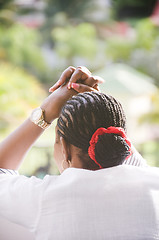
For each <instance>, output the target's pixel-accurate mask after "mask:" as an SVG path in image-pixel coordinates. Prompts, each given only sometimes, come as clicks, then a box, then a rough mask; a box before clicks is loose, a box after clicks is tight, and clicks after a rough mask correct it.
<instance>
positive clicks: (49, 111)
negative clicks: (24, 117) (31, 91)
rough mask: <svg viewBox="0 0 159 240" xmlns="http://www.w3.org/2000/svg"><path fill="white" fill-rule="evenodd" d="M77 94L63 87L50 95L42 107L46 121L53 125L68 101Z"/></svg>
mask: <svg viewBox="0 0 159 240" xmlns="http://www.w3.org/2000/svg"><path fill="white" fill-rule="evenodd" d="M75 94H77V92H76V91H74V90H73V89H70V90H68V89H67V86H62V87H60V88H59V89H57V90H56V91H54V92H53V93H52V94H50V95H49V96H48V97H47V98H46V99H45V100H44V102H43V103H42V104H41V106H40V108H41V109H43V110H44V114H45V120H46V121H47V122H48V123H51V122H52V121H53V120H55V119H56V118H58V117H59V114H60V112H61V109H62V107H63V106H64V104H65V103H66V101H67V100H68V99H70V98H71V97H72V96H73V95H75Z"/></svg>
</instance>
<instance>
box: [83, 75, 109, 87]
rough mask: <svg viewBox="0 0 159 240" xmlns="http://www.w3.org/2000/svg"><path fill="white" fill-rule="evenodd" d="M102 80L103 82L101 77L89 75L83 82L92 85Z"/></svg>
mask: <svg viewBox="0 0 159 240" xmlns="http://www.w3.org/2000/svg"><path fill="white" fill-rule="evenodd" d="M103 82H104V79H102V78H101V77H98V76H91V77H88V78H87V79H86V80H85V81H84V82H83V83H84V84H85V85H88V86H91V87H94V86H95V85H96V84H99V83H103Z"/></svg>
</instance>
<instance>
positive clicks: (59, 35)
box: [52, 23, 97, 65]
mask: <svg viewBox="0 0 159 240" xmlns="http://www.w3.org/2000/svg"><path fill="white" fill-rule="evenodd" d="M52 36H53V40H54V43H55V46H54V50H55V51H56V52H57V54H58V55H59V56H60V57H62V58H65V59H67V64H69V65H73V63H74V57H84V58H88V59H92V58H93V57H95V55H96V52H97V38H96V30H95V28H94V26H93V25H92V24H89V23H81V24H79V25H77V26H71V25H68V26H67V27H63V28H62V27H57V28H54V29H53V31H52Z"/></svg>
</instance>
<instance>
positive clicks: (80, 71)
mask: <svg viewBox="0 0 159 240" xmlns="http://www.w3.org/2000/svg"><path fill="white" fill-rule="evenodd" d="M66 82H67V83H68V89H71V88H74V89H75V88H78V87H79V86H78V85H74V83H81V84H84V85H87V86H90V87H92V88H94V89H95V90H97V91H99V88H98V84H99V83H103V82H104V80H103V79H102V78H101V77H98V76H93V75H92V74H91V72H90V71H89V70H88V69H87V68H86V67H83V66H80V67H77V68H74V67H72V66H70V67H68V68H67V69H66V70H65V71H64V72H63V73H62V75H61V76H60V78H59V80H58V81H57V82H56V83H55V84H54V85H53V86H52V87H51V88H50V89H49V92H54V91H55V90H56V89H58V88H59V87H60V86H62V85H63V84H64V83H66ZM75 90H76V89H75ZM78 90H79V88H78ZM77 92H79V91H77Z"/></svg>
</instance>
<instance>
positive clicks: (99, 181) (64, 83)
mask: <svg viewBox="0 0 159 240" xmlns="http://www.w3.org/2000/svg"><path fill="white" fill-rule="evenodd" d="M99 82H101V79H100V78H96V77H93V76H92V75H91V73H90V72H89V71H88V70H87V69H86V68H81V67H80V68H77V69H75V68H73V67H70V68H68V69H66V71H64V73H63V74H62V76H61V78H60V80H59V81H58V82H57V83H56V85H55V86H53V87H52V88H51V89H50V91H52V92H53V93H52V94H51V95H50V96H49V97H48V98H47V99H45V100H44V102H43V103H42V105H41V107H40V108H37V109H35V110H34V111H33V113H32V114H31V117H30V118H29V119H27V120H26V121H25V122H24V123H23V124H22V125H21V126H20V127H19V128H18V129H17V130H16V131H15V132H13V133H12V134H11V135H9V136H8V138H7V139H6V140H4V141H3V142H2V143H1V146H0V167H1V168H3V169H1V172H4V173H5V172H6V171H7V170H5V169H7V168H9V169H16V168H17V167H18V166H19V163H20V160H21V159H22V158H23V156H24V155H25V153H26V152H27V150H28V149H29V148H30V146H31V145H32V144H33V142H34V141H35V140H36V139H37V138H38V137H39V136H40V134H41V133H42V132H43V131H44V129H46V128H47V127H48V126H49V125H50V123H51V122H52V121H53V120H54V119H56V118H57V117H58V122H57V126H56V141H55V146H54V157H55V160H56V163H57V166H58V168H59V171H60V172H61V173H62V174H61V176H46V177H45V178H44V179H43V180H40V179H37V178H35V177H31V178H26V177H24V176H6V175H5V174H3V175H2V176H1V178H0V189H1V191H0V199H1V201H0V215H1V216H4V217H6V218H8V219H9V220H10V221H13V222H16V223H18V224H21V225H22V226H25V227H26V228H28V229H29V230H30V231H33V232H34V233H35V236H36V239H38V240H41V239H43V240H44V239H53V238H54V239H57V240H58V239H66V240H67V239H99V240H100V239H118V240H119V239H122V240H124V239H126V240H128V239H153V236H157V234H158V229H159V228H158V225H159V223H158V221H157V219H158V218H157V219H156V212H155V210H156V209H155V206H154V205H153V202H154V200H155V196H149V197H148V196H147V193H148V192H150V190H151V191H153V190H154V189H156V191H157V192H159V186H158V185H157V186H156V185H153V184H152V182H154V183H156V182H157V181H158V180H159V173H158V171H157V170H156V169H152V170H147V169H146V168H137V167H132V166H124V165H121V164H123V163H127V162H128V161H129V159H130V155H133V151H134V150H132V146H131V143H130V141H129V139H128V138H127V136H126V133H125V130H126V127H125V125H126V122H125V114H124V112H123V109H122V106H121V104H120V103H119V102H118V101H117V100H116V99H114V98H113V97H111V96H109V95H106V94H102V93H99V92H98V83H99ZM78 92H79V94H78V95H77V93H78ZM73 95H75V96H73ZM72 96H73V97H72ZM68 99H69V100H68ZM61 109H62V110H61ZM139 162H141V161H139ZM117 165H121V166H117ZM115 166H117V167H115ZM64 170H65V171H64ZM90 170H99V171H90ZM140 178H141V179H140ZM150 183H151V184H150ZM141 189H142V191H141ZM141 204H142V208H141V206H140V205H141ZM150 215H151V219H148V218H147V216H150ZM158 216H159V215H158ZM147 236H148V238H146V237H147Z"/></svg>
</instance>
